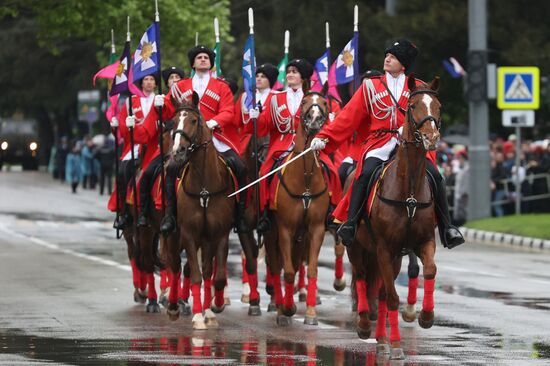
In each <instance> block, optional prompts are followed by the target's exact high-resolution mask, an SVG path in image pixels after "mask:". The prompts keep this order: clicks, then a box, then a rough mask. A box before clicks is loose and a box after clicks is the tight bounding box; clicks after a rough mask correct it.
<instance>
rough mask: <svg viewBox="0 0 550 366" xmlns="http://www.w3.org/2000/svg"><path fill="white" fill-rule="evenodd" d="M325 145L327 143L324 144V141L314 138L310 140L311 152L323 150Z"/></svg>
mask: <svg viewBox="0 0 550 366" xmlns="http://www.w3.org/2000/svg"><path fill="white" fill-rule="evenodd" d="M326 145H327V143H326V142H325V140H323V139H320V138H318V137H315V138H314V139H313V140H311V150H313V151H319V150H323V149H324V148H325V146H326Z"/></svg>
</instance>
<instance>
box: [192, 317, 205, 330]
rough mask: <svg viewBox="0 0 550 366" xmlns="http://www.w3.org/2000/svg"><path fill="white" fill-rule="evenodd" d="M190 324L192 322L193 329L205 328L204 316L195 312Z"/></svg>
mask: <svg viewBox="0 0 550 366" xmlns="http://www.w3.org/2000/svg"><path fill="white" fill-rule="evenodd" d="M191 324H193V329H195V330H205V329H208V328H206V323H205V322H204V316H203V315H202V314H201V313H197V314H195V315H193V320H192V321H191Z"/></svg>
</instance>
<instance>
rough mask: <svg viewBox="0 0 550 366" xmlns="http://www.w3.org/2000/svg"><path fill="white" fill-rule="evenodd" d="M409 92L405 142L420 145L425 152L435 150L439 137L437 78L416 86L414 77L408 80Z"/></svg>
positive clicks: (439, 113) (439, 115) (439, 119)
mask: <svg viewBox="0 0 550 366" xmlns="http://www.w3.org/2000/svg"><path fill="white" fill-rule="evenodd" d="M408 87H409V90H410V93H411V95H410V97H409V105H408V108H407V121H406V122H405V126H404V127H403V137H404V139H405V141H407V142H411V143H414V144H416V145H422V146H423V147H424V149H426V150H435V148H436V145H437V143H438V141H439V138H440V137H441V135H440V133H439V129H440V128H441V103H440V102H439V100H438V99H437V90H438V88H439V77H437V76H436V77H435V78H434V79H433V81H432V82H431V83H430V84H429V85H427V84H425V85H424V86H417V85H416V81H415V79H414V76H413V75H411V76H410V77H409V80H408Z"/></svg>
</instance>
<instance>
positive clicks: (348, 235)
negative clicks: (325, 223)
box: [336, 221, 357, 247]
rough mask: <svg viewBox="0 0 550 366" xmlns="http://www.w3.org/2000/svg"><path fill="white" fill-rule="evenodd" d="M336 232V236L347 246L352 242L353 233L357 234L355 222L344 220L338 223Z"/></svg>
mask: <svg viewBox="0 0 550 366" xmlns="http://www.w3.org/2000/svg"><path fill="white" fill-rule="evenodd" d="M336 234H338V236H339V237H340V238H341V239H342V244H344V246H346V247H349V246H350V245H351V244H352V243H353V240H354V239H355V235H356V234H357V224H354V223H352V222H349V221H346V222H344V223H343V224H342V225H340V227H339V228H338V230H337V231H336Z"/></svg>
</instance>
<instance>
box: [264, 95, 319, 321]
mask: <svg viewBox="0 0 550 366" xmlns="http://www.w3.org/2000/svg"><path fill="white" fill-rule="evenodd" d="M327 118H328V105H327V101H326V99H325V98H324V97H323V95H322V94H320V93H316V92H309V93H306V94H305V95H304V97H303V99H302V103H301V105H300V123H299V126H297V128H296V129H297V131H296V139H295V144H294V148H293V150H292V152H291V154H290V155H289V157H290V156H292V155H296V154H299V153H301V152H303V151H304V150H305V149H306V148H308V147H309V145H310V143H311V140H312V139H313V137H314V136H315V135H316V134H317V132H319V130H320V129H321V127H322V126H323V124H324V123H325V122H326V120H327ZM279 183H280V187H279V189H278V193H277V197H276V199H277V210H275V211H274V213H273V220H272V227H271V230H270V231H269V232H268V233H267V234H266V236H265V245H266V255H267V257H268V260H269V261H268V263H269V271H270V272H271V276H272V280H273V285H274V291H275V301H276V306H277V324H279V325H281V326H285V325H289V324H290V322H291V316H292V315H294V314H295V313H296V305H295V304H294V298H293V295H294V280H295V275H296V272H297V271H298V268H299V266H300V264H301V262H302V258H303V257H304V254H303V253H304V251H306V250H307V251H308V254H309V255H308V262H309V265H308V270H307V272H308V273H307V275H308V293H307V300H306V305H307V310H306V316H305V319H304V323H305V324H310V325H316V324H317V323H318V321H317V313H316V311H315V305H316V295H317V260H318V257H319V251H320V249H321V245H322V243H323V239H324V236H325V218H326V214H327V211H328V205H329V192H328V187H327V182H326V181H325V178H324V176H323V172H322V167H321V165H320V162H319V158H318V154H317V153H315V152H310V153H307V154H305V155H304V156H303V157H301V158H300V159H299V160H297V161H295V162H294V163H292V164H290V165H288V166H287V167H286V168H285V170H284V172H280V173H279ZM300 242H301V243H300ZM283 268H284V281H285V295H284V302H283V294H282V289H281V282H280V273H281V269H283Z"/></svg>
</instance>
